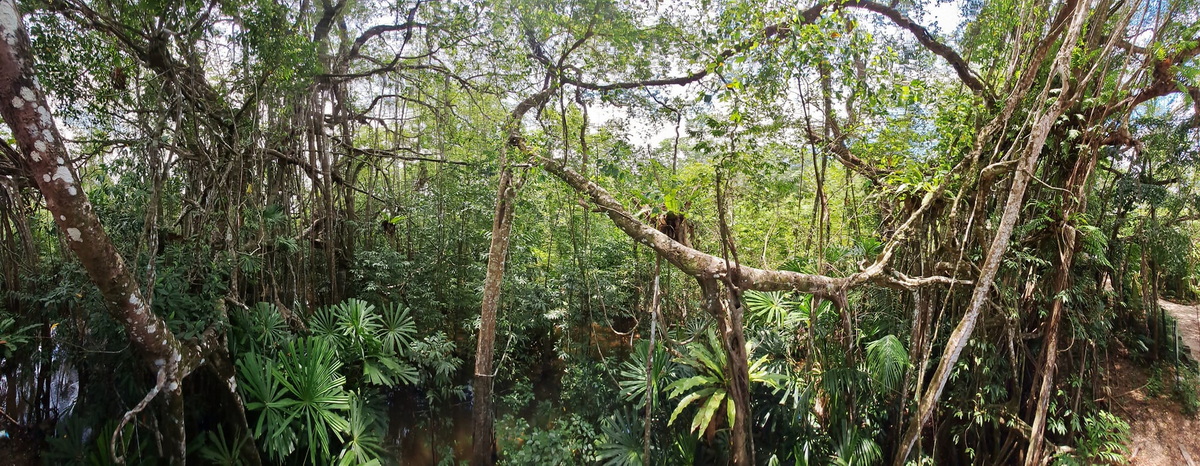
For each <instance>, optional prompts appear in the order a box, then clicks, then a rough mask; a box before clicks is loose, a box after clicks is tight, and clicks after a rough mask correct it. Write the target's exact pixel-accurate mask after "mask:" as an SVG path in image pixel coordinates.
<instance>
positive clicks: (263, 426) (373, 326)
mask: <svg viewBox="0 0 1200 466" xmlns="http://www.w3.org/2000/svg"><path fill="white" fill-rule="evenodd" d="M235 316H236V319H237V322H239V327H240V330H239V331H238V332H235V334H236V335H240V336H239V337H238V340H237V341H241V342H243V343H242V344H241V345H240V346H239V347H240V348H243V353H242V355H241V357H240V358H239V359H238V361H237V368H238V379H239V381H241V385H240V388H241V390H242V392H243V394H244V396H245V398H246V400H247V401H246V409H247V410H248V411H250V412H251V413H254V414H255V416H254V417H253V418H252V419H253V421H252V423H253V426H254V429H253V430H254V437H255V438H256V439H258V442H259V445H260V446H261V447H262V449H263V451H264V452H265V453H266V454H267V455H268V456H270V457H271V458H272V459H273V460H274V461H278V462H283V461H285V460H287V459H288V458H292V457H293V456H295V455H296V454H297V453H298V452H299V453H301V454H302V456H303V457H304V458H308V459H309V460H310V461H313V462H318V463H324V462H330V461H336V462H337V463H338V464H373V462H376V461H378V459H379V458H380V457H382V452H383V440H382V438H381V434H380V433H381V432H385V431H386V422H384V418H383V417H382V416H381V415H380V414H379V413H377V412H376V410H375V409H374V408H372V407H371V401H370V399H371V397H372V395H370V393H372V392H371V391H369V389H368V388H369V387H378V386H383V387H390V386H394V385H398V384H401V383H403V384H415V383H417V382H418V381H420V380H421V376H422V374H423V373H429V372H432V373H433V374H432V375H431V376H432V377H442V378H445V377H448V375H449V372H450V371H452V370H455V369H456V368H457V363H455V362H453V360H451V361H450V362H449V363H446V362H445V359H446V357H445V355H444V354H442V355H441V358H440V359H439V358H437V357H431V355H430V353H431V352H432V351H435V350H431V349H430V345H431V344H432V345H433V346H435V347H436V346H437V344H433V343H430V340H428V339H427V340H423V341H415V340H414V339H413V337H414V336H415V334H416V330H415V327H414V324H413V322H412V319H411V318H410V317H409V316H408V313H407V311H406V310H401V309H400V308H399V307H397V306H394V305H387V306H385V307H384V311H383V312H377V311H376V308H375V306H373V305H371V304H368V303H366V302H364V301H361V300H354V299H352V300H347V301H346V302H344V303H341V304H339V305H336V306H330V307H327V308H324V309H320V310H318V311H317V312H316V313H315V314H314V315H313V317H312V319H311V320H310V321H309V328H310V332H311V335H308V336H293V335H292V334H291V333H290V332H289V331H288V330H287V328H286V325H284V324H283V322H282V318H281V317H280V316H279V310H278V309H276V308H275V307H274V306H271V305H267V304H259V305H256V306H255V307H254V308H251V309H250V310H248V311H243V312H239V313H236V314H235ZM449 348H453V345H450V347H449ZM440 349H441V350H443V351H444V350H446V349H447V348H446V347H445V346H444V345H442V346H441V347H440ZM431 359H432V360H433V361H441V362H442V364H443V366H441V367H433V368H426V366H428V365H429V364H432V363H433V362H431ZM410 361H412V362H410ZM445 364H448V365H445ZM418 367H422V368H426V369H427V370H425V371H424V372H422V371H418V369H417V368H418ZM347 372H348V373H350V374H353V375H356V377H355V378H354V379H353V380H350V379H348V378H347V375H346V373H347ZM353 387H359V389H358V390H357V391H351V390H352V389H353ZM339 444H340V445H341V451H340V453H339V452H338V451H337V450H334V449H332V448H331V447H333V446H336V445H339ZM335 453H336V455H335Z"/></svg>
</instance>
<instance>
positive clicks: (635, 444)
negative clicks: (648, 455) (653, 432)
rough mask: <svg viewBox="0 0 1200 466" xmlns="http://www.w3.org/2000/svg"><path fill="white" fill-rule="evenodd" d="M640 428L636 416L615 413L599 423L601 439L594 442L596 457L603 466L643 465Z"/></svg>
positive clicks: (625, 411)
mask: <svg viewBox="0 0 1200 466" xmlns="http://www.w3.org/2000/svg"><path fill="white" fill-rule="evenodd" d="M642 427H643V425H642V424H641V422H640V420H639V419H638V417H637V415H635V414H633V413H631V412H629V411H627V410H621V411H617V412H616V413H615V414H613V415H612V416H611V417H608V418H606V419H604V421H603V422H601V423H600V431H601V434H602V437H601V438H600V440H599V441H597V442H596V456H597V459H598V460H599V462H600V464H603V465H605V466H634V465H639V464H643V461H644V460H643V458H642V455H643V454H645V450H644V449H643V448H644V446H643V444H642Z"/></svg>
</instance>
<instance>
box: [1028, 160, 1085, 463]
mask: <svg viewBox="0 0 1200 466" xmlns="http://www.w3.org/2000/svg"><path fill="white" fill-rule="evenodd" d="M1096 156H1097V154H1096V152H1095V151H1093V153H1092V154H1091V155H1090V156H1088V157H1086V158H1085V157H1081V158H1079V159H1078V160H1077V162H1076V165H1075V167H1074V169H1073V170H1072V171H1071V174H1070V177H1069V178H1068V180H1067V192H1065V193H1063V196H1062V202H1063V214H1062V219H1061V221H1062V224H1061V225H1060V228H1059V236H1060V238H1059V265H1058V271H1057V272H1056V274H1055V277H1054V294H1053V296H1054V302H1053V303H1052V304H1051V308H1050V320H1049V321H1047V322H1046V325H1045V328H1044V332H1043V334H1044V335H1046V344H1045V345H1043V346H1044V349H1043V350H1042V371H1041V372H1042V377H1041V387H1040V388H1039V389H1038V393H1037V405H1036V408H1035V410H1034V417H1033V424H1032V425H1031V427H1032V429H1031V432H1030V435H1029V450H1028V451H1027V452H1026V453H1025V466H1036V465H1038V464H1041V461H1042V454H1043V453H1044V452H1043V448H1042V446H1043V444H1044V441H1045V433H1046V416H1047V414H1048V413H1049V410H1050V398H1051V396H1050V393H1051V391H1052V389H1053V387H1054V373H1055V371H1056V369H1058V328H1059V325H1060V323H1061V322H1062V314H1063V305H1064V302H1063V296H1062V294H1063V292H1065V291H1066V289H1067V285H1068V284H1069V282H1070V278H1071V265H1072V264H1073V263H1074V261H1075V251H1076V249H1077V247H1076V245H1077V244H1078V243H1077V241H1076V234H1075V228H1074V227H1072V226H1071V225H1070V224H1069V223H1068V222H1069V220H1070V217H1071V215H1072V214H1073V213H1074V212H1077V211H1079V210H1082V209H1083V208H1084V207H1083V206H1084V205H1086V204H1085V199H1086V196H1087V192H1086V190H1085V187H1086V186H1087V179H1088V177H1089V176H1091V173H1092V168H1093V167H1095V165H1096Z"/></svg>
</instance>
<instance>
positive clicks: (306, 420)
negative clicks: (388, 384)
mask: <svg viewBox="0 0 1200 466" xmlns="http://www.w3.org/2000/svg"><path fill="white" fill-rule="evenodd" d="M281 359H282V361H281V364H280V365H279V366H277V368H278V369H279V371H278V372H279V373H278V374H277V376H281V377H279V379H280V382H281V383H282V384H283V387H284V388H285V389H286V390H287V391H288V393H289V394H290V395H291V396H292V397H293V398H291V399H289V400H288V401H287V403H288V404H287V406H286V408H288V411H289V413H288V418H287V420H286V421H285V424H288V425H291V424H293V423H295V425H296V427H297V430H299V431H300V432H301V434H302V436H301V438H302V439H303V440H305V443H306V444H307V445H308V453H309V458H312V459H314V460H315V459H318V458H320V459H328V458H330V454H329V441H330V440H329V432H330V431H333V432H334V435H337V436H338V437H339V438H340V437H341V433H342V432H344V431H345V430H346V427H347V424H346V419H345V418H343V417H342V415H341V414H340V413H341V412H344V411H346V410H348V409H349V408H350V397H349V395H348V394H347V393H346V391H345V388H344V385H345V384H346V377H345V376H343V375H341V374H340V373H338V369H341V367H342V362H341V361H339V360H338V359H337V355H336V354H335V353H334V352H333V351H332V350H331V349H330V348H329V346H327V344H326V343H325V342H324V341H322V340H314V339H309V338H300V339H297V340H295V341H292V342H290V343H289V344H288V351H287V352H286V353H285V354H284V355H283V357H282V358H281Z"/></svg>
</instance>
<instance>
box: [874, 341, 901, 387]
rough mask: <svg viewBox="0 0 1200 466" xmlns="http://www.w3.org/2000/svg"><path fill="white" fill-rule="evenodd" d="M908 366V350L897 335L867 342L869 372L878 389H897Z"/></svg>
mask: <svg viewBox="0 0 1200 466" xmlns="http://www.w3.org/2000/svg"><path fill="white" fill-rule="evenodd" d="M908 367H909V365H908V351H907V350H906V349H904V343H901V342H900V339H899V338H896V336H895V335H887V336H885V337H883V338H880V339H878V340H875V341H872V342H870V343H867V373H868V374H870V375H871V381H872V382H873V383H874V384H875V387H876V389H877V390H879V391H882V392H891V391H895V390H897V389H898V388H899V385H900V382H901V380H902V379H903V378H904V374H905V372H907V371H908Z"/></svg>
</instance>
